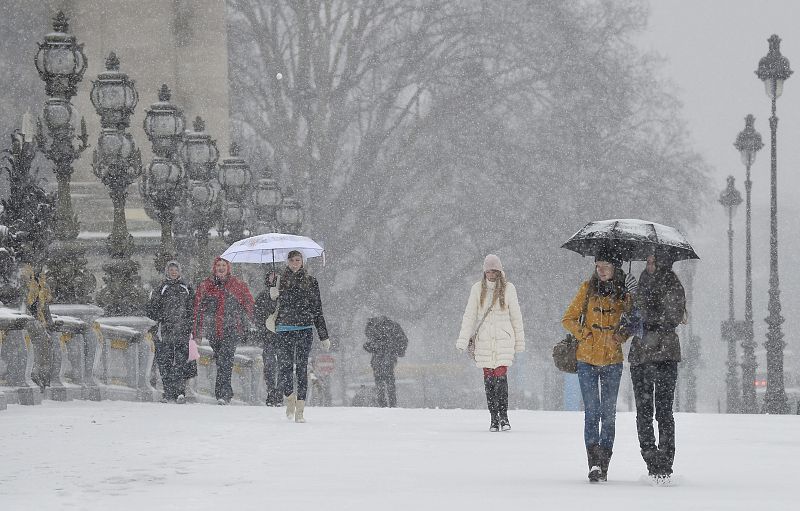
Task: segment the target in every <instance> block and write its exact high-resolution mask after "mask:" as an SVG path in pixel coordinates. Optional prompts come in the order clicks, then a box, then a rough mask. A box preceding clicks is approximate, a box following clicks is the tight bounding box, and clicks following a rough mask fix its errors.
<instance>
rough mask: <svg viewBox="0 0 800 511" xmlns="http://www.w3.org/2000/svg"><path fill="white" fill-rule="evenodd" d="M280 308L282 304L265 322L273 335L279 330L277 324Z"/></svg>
mask: <svg viewBox="0 0 800 511" xmlns="http://www.w3.org/2000/svg"><path fill="white" fill-rule="evenodd" d="M278 307H280V304H278V305H277V306H276V307H275V312H273V313H272V314H270V315H269V316H267V320H266V321H265V322H264V323H265V325H266V327H267V330H269V331H270V332H272V333H273V334H274V333H276V332H275V330H277V329H278V327H277V325H276V324H275V322H276V321H277V320H278Z"/></svg>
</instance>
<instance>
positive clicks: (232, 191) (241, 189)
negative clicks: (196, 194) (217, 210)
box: [219, 143, 253, 244]
mask: <svg viewBox="0 0 800 511" xmlns="http://www.w3.org/2000/svg"><path fill="white" fill-rule="evenodd" d="M229 154H230V157H229V158H225V159H223V160H222V163H220V165H219V182H220V184H221V185H222V190H223V191H224V192H225V199H224V201H223V203H222V236H223V238H224V239H225V241H226V242H227V243H228V244H231V243H235V242H237V241H239V240H241V239H243V238H244V237H245V232H244V228H245V218H246V217H247V216H248V215H249V210H248V209H247V207H246V205H245V195H246V191H247V187H248V185H249V184H250V181H251V180H252V179H253V175H252V173H251V172H250V166H249V165H247V163H246V162H245V161H244V159H243V158H241V157H239V146H238V145H237V144H236V143H233V144H231V147H230V151H229Z"/></svg>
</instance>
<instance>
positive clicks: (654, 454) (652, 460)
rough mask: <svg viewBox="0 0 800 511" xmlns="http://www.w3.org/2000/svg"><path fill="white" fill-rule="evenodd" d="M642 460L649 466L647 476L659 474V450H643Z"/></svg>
mask: <svg viewBox="0 0 800 511" xmlns="http://www.w3.org/2000/svg"><path fill="white" fill-rule="evenodd" d="M642 459H643V460H644V463H645V465H647V475H650V476H654V475H658V474H659V463H658V461H659V460H658V449H642Z"/></svg>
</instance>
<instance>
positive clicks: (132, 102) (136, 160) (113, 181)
mask: <svg viewBox="0 0 800 511" xmlns="http://www.w3.org/2000/svg"><path fill="white" fill-rule="evenodd" d="M90 97H91V100H92V105H93V106H94V108H95V110H96V111H97V114H98V115H99V116H100V125H101V126H102V127H103V129H102V132H101V133H100V137H99V139H98V141H97V149H95V150H94V155H93V160H92V170H93V171H94V175H95V176H97V177H98V179H100V181H102V182H103V184H104V185H106V186H107V187H108V188H109V191H110V195H111V202H112V203H113V205H114V224H113V227H112V230H111V234H110V235H109V237H108V251H109V254H110V255H111V262H110V263H108V264H105V265H103V270H104V271H105V272H106V276H105V277H103V281H104V282H105V286H104V287H103V288H102V289H101V290H100V291H99V292H98V294H97V303H98V304H99V305H100V306H101V307H103V308H104V309H105V310H106V311H107V312H109V313H110V314H112V315H120V316H129V315H133V314H138V313H141V311H142V309H143V307H144V303H145V300H146V295H145V293H144V290H143V289H141V287H140V286H139V283H140V280H139V263H137V262H135V261H133V260H131V252H132V249H133V237H132V236H131V235H130V234H129V233H128V226H127V222H126V220H125V199H126V198H127V196H128V187H129V186H130V185H131V184H132V183H133V182H134V181H136V179H137V178H138V177H139V176H141V174H142V155H141V153H140V152H139V149H137V148H136V144H135V142H134V140H133V137H132V136H131V134H130V133H126V132H125V129H126V128H127V127H128V126H129V125H130V117H131V115H132V114H133V109H134V108H135V107H136V103H137V102H138V99H139V97H138V95H137V93H136V89H135V87H134V84H133V81H132V80H129V79H128V75H126V74H125V73H122V72H120V71H119V59H118V58H117V56H116V55H115V54H114V53H113V52H112V53H111V54H109V56H108V58H107V59H106V72H105V73H100V74H99V75H98V77H97V81H93V82H92V92H91V96H90Z"/></svg>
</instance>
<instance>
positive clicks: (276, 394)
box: [253, 272, 283, 406]
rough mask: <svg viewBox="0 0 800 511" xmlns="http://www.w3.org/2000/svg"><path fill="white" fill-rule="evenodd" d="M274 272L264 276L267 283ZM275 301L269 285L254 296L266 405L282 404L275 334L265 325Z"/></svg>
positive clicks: (272, 278)
mask: <svg viewBox="0 0 800 511" xmlns="http://www.w3.org/2000/svg"><path fill="white" fill-rule="evenodd" d="M275 277H276V274H275V273H274V272H269V273H267V275H266V276H265V280H266V283H267V285H269V282H271V281H272V282H274V280H275ZM275 305H276V303H275V302H274V301H273V300H272V299H271V298H270V296H269V287H267V288H266V289H265V290H264V291H262V292H261V293H259V294H258V296H256V306H255V312H254V313H253V322H254V323H255V327H256V335H257V336H258V342H259V343H260V344H261V346H262V348H263V351H262V353H261V357H262V359H263V360H264V384H265V386H266V393H267V399H266V405H267V406H281V405H282V404H283V393H282V392H281V390H280V389H279V388H278V352H277V345H276V334H275V333H274V332H271V331H270V330H269V329H268V328H267V325H266V321H267V318H268V317H269V316H270V315H271V314H272V313H273V312H275Z"/></svg>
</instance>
